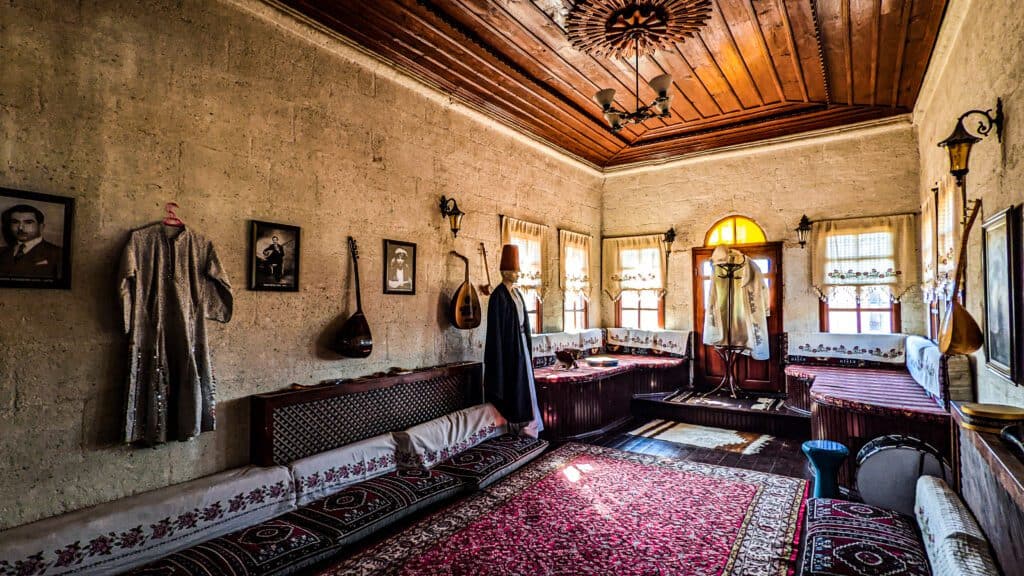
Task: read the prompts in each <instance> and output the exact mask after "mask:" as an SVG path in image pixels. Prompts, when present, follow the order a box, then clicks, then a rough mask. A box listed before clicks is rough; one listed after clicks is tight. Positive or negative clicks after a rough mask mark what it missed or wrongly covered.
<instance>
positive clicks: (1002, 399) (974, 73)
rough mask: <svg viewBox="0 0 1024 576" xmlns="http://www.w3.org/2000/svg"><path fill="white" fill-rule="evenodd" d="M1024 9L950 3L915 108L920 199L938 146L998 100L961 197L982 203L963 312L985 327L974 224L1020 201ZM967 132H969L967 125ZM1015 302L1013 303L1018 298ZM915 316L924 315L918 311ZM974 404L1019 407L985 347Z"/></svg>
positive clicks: (1023, 193)
mask: <svg viewBox="0 0 1024 576" xmlns="http://www.w3.org/2000/svg"><path fill="white" fill-rule="evenodd" d="M1022 82H1024V10H1022V9H1021V6H1020V3H1019V2H1012V1H1009V0H950V3H949V6H948V8H947V9H946V17H945V20H944V21H943V24H942V29H941V30H940V31H939V40H938V44H937V46H936V50H935V53H934V54H933V56H932V62H931V64H930V66H929V69H928V74H927V76H926V77H925V83H924V87H923V89H922V91H921V96H920V97H919V98H918V102H917V107H916V108H915V110H914V127H915V130H916V131H917V139H918V145H919V147H920V159H921V170H920V184H919V190H920V191H921V192H920V194H921V196H920V198H919V201H920V202H921V203H923V202H924V199H925V196H924V195H925V194H931V191H930V190H931V188H932V187H933V186H935V183H936V182H937V181H938V180H939V179H940V178H941V177H943V175H945V174H948V172H949V159H948V156H947V154H946V151H945V150H944V149H941V148H939V147H938V146H937V143H938V142H941V141H942V140H943V139H945V138H946V137H947V136H949V134H950V132H952V131H953V128H954V126H955V125H956V120H957V118H958V117H959V116H960V115H961V114H962V113H964V112H966V111H968V110H972V109H979V108H980V109H983V110H984V109H986V108H993V109H994V108H995V105H996V98H997V97H1002V99H1003V105H1004V108H1005V109H1004V114H1005V115H1006V126H1005V128H1004V132H1003V137H1002V142H1000V141H998V140H996V138H995V137H994V136H992V137H989V138H986V139H985V140H984V141H982V142H980V143H978V144H977V145H976V146H974V149H973V150H972V152H971V157H970V173H969V174H968V175H967V195H968V197H969V198H972V199H973V198H980V199H981V200H982V212H981V214H980V216H979V220H978V222H977V223H976V224H975V227H974V230H973V231H972V232H971V236H970V241H969V245H968V255H967V258H968V269H967V278H968V282H967V309H968V311H970V313H971V314H972V315H973V316H974V318H975V319H976V320H978V323H979V325H981V326H982V327H983V328H984V318H985V316H984V285H983V280H982V266H981V262H982V255H981V240H982V233H981V221H982V220H983V219H985V218H988V217H990V216H992V215H993V214H996V213H998V212H999V211H1001V210H1003V209H1005V208H1006V207H1008V206H1010V205H1014V204H1018V205H1019V204H1021V203H1024V185H1022V182H1024V123H1022V120H1024V100H1022V97H1024V90H1022V88H1021V85H1022ZM970 127H971V128H972V129H973V127H974V124H973V123H972V124H971V125H970ZM1018 304H1019V300H1018ZM922 313H924V312H923V311H922ZM974 362H975V374H976V375H977V385H978V401H980V402H994V403H1000V404H1012V405H1016V406H1024V387H1021V386H1016V385H1014V384H1013V383H1011V382H1009V381H1008V380H1006V379H1004V378H1003V377H1001V376H999V375H997V374H996V373H994V372H992V371H990V370H988V369H987V368H985V351H984V348H983V349H982V350H980V351H978V352H977V353H976V354H975V355H974Z"/></svg>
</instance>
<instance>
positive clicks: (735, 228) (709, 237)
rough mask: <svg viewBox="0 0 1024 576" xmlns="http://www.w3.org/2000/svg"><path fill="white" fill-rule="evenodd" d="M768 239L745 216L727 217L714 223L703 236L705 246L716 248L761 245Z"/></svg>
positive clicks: (755, 223)
mask: <svg viewBox="0 0 1024 576" xmlns="http://www.w3.org/2000/svg"><path fill="white" fill-rule="evenodd" d="M767 241H768V238H767V237H766V236H765V235H764V230H762V229H761V227H760V226H758V225H757V222H754V221H753V220H751V219H750V218H747V217H746V216H727V217H725V218H722V219H721V220H719V221H718V222H716V223H715V225H714V226H712V227H711V229H710V230H708V233H707V234H705V235H704V245H705V246H718V245H721V244H724V245H726V246H731V245H733V244H762V243H764V242H767Z"/></svg>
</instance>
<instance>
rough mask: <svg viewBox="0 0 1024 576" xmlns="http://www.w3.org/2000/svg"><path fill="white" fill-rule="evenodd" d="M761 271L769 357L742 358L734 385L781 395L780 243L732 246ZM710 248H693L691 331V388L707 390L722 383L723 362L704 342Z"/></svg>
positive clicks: (782, 388) (710, 266)
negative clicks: (765, 304) (692, 337)
mask: <svg viewBox="0 0 1024 576" xmlns="http://www.w3.org/2000/svg"><path fill="white" fill-rule="evenodd" d="M733 248H735V249H736V250H739V251H740V252H743V253H744V254H745V255H746V256H747V258H750V259H752V260H753V261H754V263H755V264H756V265H757V266H759V267H760V268H761V271H762V272H763V273H764V278H765V282H766V283H767V284H768V302H769V311H770V312H771V314H770V315H769V316H768V343H769V351H770V354H771V357H770V358H769V359H768V360H753V359H751V358H750V357H749V356H742V357H741V358H740V359H739V360H738V361H737V362H736V364H737V370H736V373H737V376H738V377H739V380H738V383H739V385H740V386H741V387H743V388H744V389H747V390H752V391H763V392H780V393H781V392H783V390H784V383H785V379H784V376H783V373H782V243H781V242H769V243H766V244H746V245H740V246H734V247H733ZM713 250H714V249H713V248H704V247H701V248H694V249H693V332H694V352H695V353H694V356H695V358H694V385H695V386H696V387H697V388H698V389H705V390H706V389H710V388H712V387H714V386H716V385H717V384H718V383H719V382H721V380H722V376H724V374H725V362H723V361H722V358H721V357H720V356H719V355H718V353H717V352H715V350H714V348H713V347H712V346H707V345H705V344H704V343H703V342H704V334H703V332H704V309H705V301H706V300H707V297H708V293H709V291H710V290H711V274H712V265H711V252H712V251H713Z"/></svg>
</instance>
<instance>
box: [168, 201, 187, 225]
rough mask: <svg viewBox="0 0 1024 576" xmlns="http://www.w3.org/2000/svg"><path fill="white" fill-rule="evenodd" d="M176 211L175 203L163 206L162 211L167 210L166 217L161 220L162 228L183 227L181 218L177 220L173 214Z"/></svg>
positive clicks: (176, 216)
mask: <svg viewBox="0 0 1024 576" xmlns="http://www.w3.org/2000/svg"><path fill="white" fill-rule="evenodd" d="M177 209H178V203H177V202H168V203H167V204H164V210H167V217H166V218H164V220H163V224H164V226H174V227H176V228H184V227H185V223H184V222H182V221H181V218H178V215H177V214H176V213H175V210H177Z"/></svg>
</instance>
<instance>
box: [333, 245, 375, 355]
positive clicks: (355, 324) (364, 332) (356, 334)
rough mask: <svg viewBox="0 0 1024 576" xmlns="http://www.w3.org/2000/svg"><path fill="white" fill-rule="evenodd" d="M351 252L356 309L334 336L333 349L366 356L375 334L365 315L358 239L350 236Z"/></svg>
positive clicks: (370, 348)
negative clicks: (361, 290) (372, 332)
mask: <svg viewBox="0 0 1024 576" xmlns="http://www.w3.org/2000/svg"><path fill="white" fill-rule="evenodd" d="M348 247H349V252H350V253H351V254H352V267H353V271H354V272H355V279H356V311H355V313H354V314H352V316H350V317H349V319H348V320H346V321H345V323H344V324H342V326H341V330H339V331H338V334H337V335H336V336H335V338H334V346H333V349H334V351H335V352H337V353H338V354H341V355H342V356H347V357H349V358H366V357H367V356H369V355H370V352H372V351H373V335H372V334H370V324H369V323H368V322H367V321H366V316H364V315H363V299H362V294H361V293H360V291H359V249H358V247H357V246H356V241H355V239H354V238H352V237H351V236H349V237H348Z"/></svg>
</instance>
